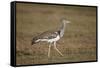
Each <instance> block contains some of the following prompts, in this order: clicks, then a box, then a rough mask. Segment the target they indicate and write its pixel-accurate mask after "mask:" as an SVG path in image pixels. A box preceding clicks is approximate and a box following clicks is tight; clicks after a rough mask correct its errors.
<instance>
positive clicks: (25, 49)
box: [16, 3, 96, 65]
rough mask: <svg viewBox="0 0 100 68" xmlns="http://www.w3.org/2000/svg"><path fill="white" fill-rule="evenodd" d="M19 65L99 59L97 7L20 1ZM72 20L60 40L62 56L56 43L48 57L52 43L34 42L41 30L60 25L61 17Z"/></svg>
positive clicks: (18, 24) (18, 22)
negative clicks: (97, 54)
mask: <svg viewBox="0 0 100 68" xmlns="http://www.w3.org/2000/svg"><path fill="white" fill-rule="evenodd" d="M16 11H17V16H16V18H17V19H16V20H17V24H16V25H17V31H16V32H17V38H16V39H17V45H16V49H17V53H16V56H17V57H16V62H17V65H27V64H46V63H61V62H76V61H77V62H78V61H93V60H96V8H95V7H78V6H77V7H76V6H55V5H53V6H52V5H47V6H46V5H39V4H18V3H17V10H16ZM62 18H66V19H68V20H70V21H71V24H68V25H67V28H66V31H65V34H64V37H63V38H61V39H60V40H59V41H58V42H57V45H58V46H57V47H58V49H59V50H60V51H61V52H62V53H63V54H64V56H63V57H62V56H60V55H59V54H58V53H57V52H56V51H55V50H54V48H53V47H52V48H51V57H50V58H48V57H47V52H48V43H45V42H41V43H38V44H35V45H33V46H31V40H32V38H33V37H35V36H36V35H37V34H39V33H42V32H44V31H47V30H52V29H56V28H57V27H59V25H60V24H61V22H60V19H62Z"/></svg>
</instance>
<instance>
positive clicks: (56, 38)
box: [48, 35, 60, 42]
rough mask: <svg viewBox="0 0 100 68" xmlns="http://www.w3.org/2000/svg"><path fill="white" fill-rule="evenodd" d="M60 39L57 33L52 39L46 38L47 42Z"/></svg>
mask: <svg viewBox="0 0 100 68" xmlns="http://www.w3.org/2000/svg"><path fill="white" fill-rule="evenodd" d="M59 39H60V36H59V35H57V37H55V38H52V39H48V42H54V41H58V40H59Z"/></svg>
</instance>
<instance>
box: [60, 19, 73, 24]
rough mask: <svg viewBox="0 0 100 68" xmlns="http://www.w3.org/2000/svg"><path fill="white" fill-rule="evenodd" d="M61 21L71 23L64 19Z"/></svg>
mask: <svg viewBox="0 0 100 68" xmlns="http://www.w3.org/2000/svg"><path fill="white" fill-rule="evenodd" d="M62 22H63V23H64V24H66V23H71V22H70V21H69V20H66V19H63V20H62Z"/></svg>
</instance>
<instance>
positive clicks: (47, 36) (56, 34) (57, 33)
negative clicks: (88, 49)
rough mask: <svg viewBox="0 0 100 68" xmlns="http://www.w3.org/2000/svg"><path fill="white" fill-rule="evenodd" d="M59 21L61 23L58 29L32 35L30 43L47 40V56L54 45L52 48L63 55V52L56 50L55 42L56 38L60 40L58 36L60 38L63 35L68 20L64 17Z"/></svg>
mask: <svg viewBox="0 0 100 68" xmlns="http://www.w3.org/2000/svg"><path fill="white" fill-rule="evenodd" d="M61 22H62V25H61V26H60V27H59V29H58V30H52V31H50V30H49V31H45V32H43V33H41V34H39V35H37V36H35V37H33V39H32V42H31V45H34V44H36V43H38V42H43V41H45V42H48V43H49V48H48V57H50V49H51V46H54V49H55V50H56V51H57V52H58V53H59V54H60V55H61V56H63V54H62V53H61V52H60V51H59V50H58V48H57V44H56V43H57V41H58V40H60V38H62V37H63V36H64V32H65V27H66V24H68V23H70V21H69V20H66V19H62V20H61ZM52 44H53V45H52Z"/></svg>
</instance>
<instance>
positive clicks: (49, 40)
mask: <svg viewBox="0 0 100 68" xmlns="http://www.w3.org/2000/svg"><path fill="white" fill-rule="evenodd" d="M59 39H60V37H59V35H58V36H57V37H56V38H53V39H38V40H37V41H36V42H38V41H47V42H50V43H52V42H54V41H58V40H59Z"/></svg>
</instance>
